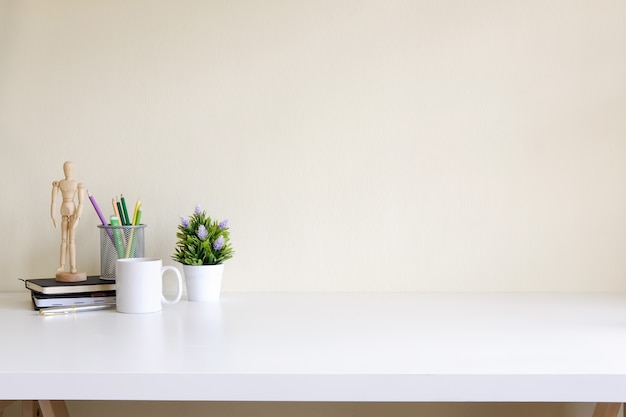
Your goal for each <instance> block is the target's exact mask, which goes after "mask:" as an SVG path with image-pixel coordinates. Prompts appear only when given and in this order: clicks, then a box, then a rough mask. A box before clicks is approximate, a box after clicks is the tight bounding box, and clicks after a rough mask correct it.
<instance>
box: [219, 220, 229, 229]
mask: <svg viewBox="0 0 626 417" xmlns="http://www.w3.org/2000/svg"><path fill="white" fill-rule="evenodd" d="M217 227H219V228H220V229H226V228H227V227H228V219H226V220H222V221H221V222H220V223H219V224H218V225H217Z"/></svg>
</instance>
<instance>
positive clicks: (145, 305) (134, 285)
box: [115, 258, 183, 313]
mask: <svg viewBox="0 0 626 417" xmlns="http://www.w3.org/2000/svg"><path fill="white" fill-rule="evenodd" d="M166 271H173V272H175V273H176V277H177V282H178V292H177V294H176V297H174V298H173V299H171V300H168V299H167V298H165V296H164V295H163V275H164V274H165V272H166ZM115 287H116V294H115V295H116V298H117V301H116V304H117V311H119V312H120V313H153V312H155V311H160V310H161V308H162V307H161V304H162V303H166V304H174V303H177V302H178V301H179V300H180V297H181V296H182V294H183V280H182V277H181V275H180V272H179V271H178V269H176V268H174V267H173V266H163V261H161V259H156V258H124V259H118V260H117V262H116V263H115Z"/></svg>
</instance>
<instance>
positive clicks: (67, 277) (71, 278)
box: [56, 272, 87, 282]
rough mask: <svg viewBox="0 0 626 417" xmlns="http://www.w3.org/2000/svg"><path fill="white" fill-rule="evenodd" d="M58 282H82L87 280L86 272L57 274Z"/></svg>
mask: <svg viewBox="0 0 626 417" xmlns="http://www.w3.org/2000/svg"><path fill="white" fill-rule="evenodd" d="M56 280H57V281H59V282H80V281H86V280H87V273H86V272H57V274H56Z"/></svg>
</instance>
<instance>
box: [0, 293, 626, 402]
mask: <svg viewBox="0 0 626 417" xmlns="http://www.w3.org/2000/svg"><path fill="white" fill-rule="evenodd" d="M0 328H1V329H2V341H1V342H0V387H2V389H0V399H25V398H31V399H32V398H46V399H67V400H72V399H100V400H209V401H210V400H220V401H563V402H571V401H574V402H582V401H585V402H624V401H626V294H591V295H590V294H225V295H223V298H222V300H221V302H219V303H191V302H188V301H181V302H180V303H178V304H176V305H165V306H164V310H163V311H162V312H159V313H153V314H144V315H127V314H121V313H117V312H115V311H114V310H110V311H97V312H83V313H78V314H74V315H69V316H54V317H42V316H39V315H38V314H37V313H36V312H35V311H33V310H32V307H31V304H30V300H29V294H28V293H25V292H24V293H13V294H7V293H4V294H2V293H0Z"/></svg>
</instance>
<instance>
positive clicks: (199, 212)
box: [194, 203, 202, 216]
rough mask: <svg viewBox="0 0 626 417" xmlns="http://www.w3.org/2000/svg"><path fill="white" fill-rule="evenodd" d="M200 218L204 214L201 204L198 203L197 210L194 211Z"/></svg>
mask: <svg viewBox="0 0 626 417" xmlns="http://www.w3.org/2000/svg"><path fill="white" fill-rule="evenodd" d="M194 213H196V214H197V215H198V216H199V215H201V214H202V208H201V207H200V203H196V210H195V211H194Z"/></svg>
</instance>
